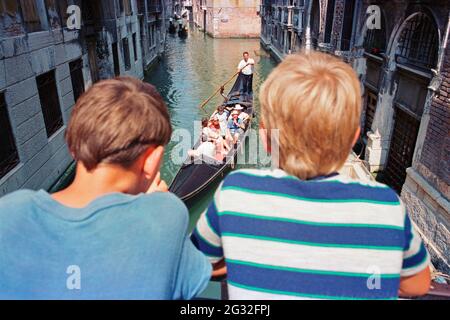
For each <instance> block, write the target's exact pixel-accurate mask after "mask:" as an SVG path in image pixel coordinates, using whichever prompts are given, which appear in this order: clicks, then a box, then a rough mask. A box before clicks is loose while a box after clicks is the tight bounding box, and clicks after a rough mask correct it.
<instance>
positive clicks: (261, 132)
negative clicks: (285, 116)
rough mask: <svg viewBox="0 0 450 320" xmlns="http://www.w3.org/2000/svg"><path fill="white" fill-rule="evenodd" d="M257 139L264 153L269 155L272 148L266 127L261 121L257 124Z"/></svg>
mask: <svg viewBox="0 0 450 320" xmlns="http://www.w3.org/2000/svg"><path fill="white" fill-rule="evenodd" d="M259 137H260V139H261V142H262V144H263V147H264V150H266V152H267V153H268V154H270V153H271V152H272V147H271V145H270V139H269V137H268V134H267V130H266V126H265V125H264V123H263V122H262V121H261V122H260V123H259Z"/></svg>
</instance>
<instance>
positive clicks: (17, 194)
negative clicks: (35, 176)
mask: <svg viewBox="0 0 450 320" xmlns="http://www.w3.org/2000/svg"><path fill="white" fill-rule="evenodd" d="M36 193H37V191H32V190H26V189H23V190H18V191H14V192H12V193H9V194H6V195H4V196H3V197H0V214H2V213H7V212H8V211H9V210H8V209H15V210H17V209H20V208H21V207H23V206H27V205H30V203H31V202H32V201H33V197H34V196H35V194H36Z"/></svg>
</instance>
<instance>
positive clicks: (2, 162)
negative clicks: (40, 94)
mask: <svg viewBox="0 0 450 320" xmlns="http://www.w3.org/2000/svg"><path fill="white" fill-rule="evenodd" d="M18 163H19V155H18V153H17V149H16V144H15V140H14V136H13V132H12V129H11V123H10V121H9V116H8V110H7V108H6V102H5V95H4V93H2V92H0V179H1V178H2V177H4V176H5V175H6V174H7V173H8V172H10V171H11V170H12V169H13V168H14V167H15V166H16V165H17V164H18Z"/></svg>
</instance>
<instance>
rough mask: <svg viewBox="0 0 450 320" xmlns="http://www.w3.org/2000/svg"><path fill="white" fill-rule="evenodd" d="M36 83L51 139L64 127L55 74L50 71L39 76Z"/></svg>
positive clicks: (46, 127) (48, 134)
mask: <svg viewBox="0 0 450 320" xmlns="http://www.w3.org/2000/svg"><path fill="white" fill-rule="evenodd" d="M36 82H37V87H38V91H39V98H40V100H41V108H42V113H43V115H44V122H45V129H46V130H47V136H48V137H51V136H52V135H53V134H54V133H55V132H56V131H58V129H59V128H61V127H62V126H63V120H62V114H61V108H60V105H59V98H58V91H57V90H58V89H57V87H56V81H55V72H54V71H50V72H47V73H44V74H43V75H40V76H38V77H37V78H36Z"/></svg>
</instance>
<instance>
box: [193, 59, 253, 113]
mask: <svg viewBox="0 0 450 320" xmlns="http://www.w3.org/2000/svg"><path fill="white" fill-rule="evenodd" d="M249 65H250V63H247V64H246V65H245V67H243V68H242V69H241V70H239V71H238V72H236V73H235V74H234V75H233V76H232V77H231V78H230V80H228V81H227V82H225V83H224V84H223V85H221V86H220V87H219V89H217V91H216V92H214V94H213V95H212V96H211V97H209V98H208V99H206V100H205V101H204V102H203V103H202V104H201V105H200V108H201V109H203V108H204V107H205V106H206V105H207V104H208V103H209V102H210V101H211V100H212V99H213V98H214V97H215V96H216V95H217V94H218V93H219V92H221V91H222V88H224V87H225V86H226V85H227V84H229V83H230V82H231V81H233V79H234V78H235V77H236V76H237V75H238V74H239V73H241V71H242V70H244V69H245V68H247V67H248V66H249ZM204 110H205V109H203V111H204Z"/></svg>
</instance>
